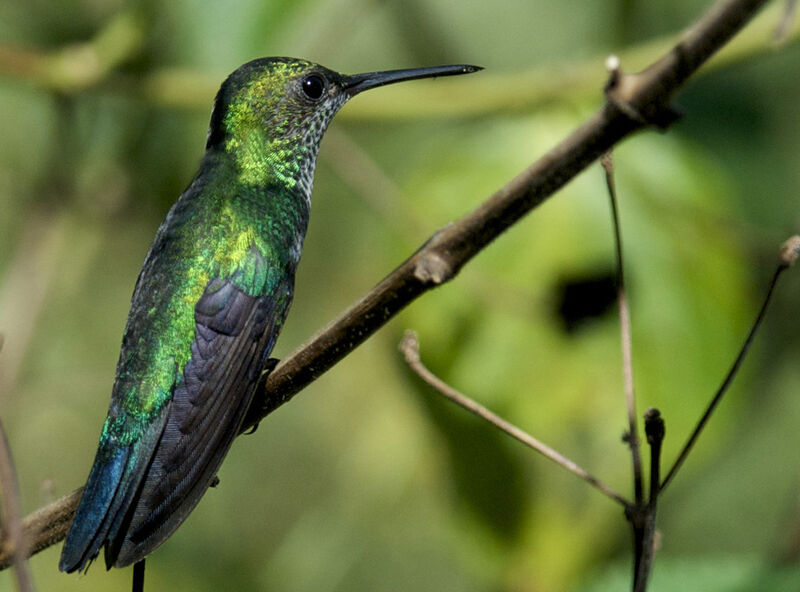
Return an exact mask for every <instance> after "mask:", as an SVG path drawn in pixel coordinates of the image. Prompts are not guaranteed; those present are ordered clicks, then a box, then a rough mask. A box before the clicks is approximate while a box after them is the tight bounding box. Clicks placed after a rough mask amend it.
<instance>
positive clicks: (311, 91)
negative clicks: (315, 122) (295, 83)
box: [302, 74, 325, 101]
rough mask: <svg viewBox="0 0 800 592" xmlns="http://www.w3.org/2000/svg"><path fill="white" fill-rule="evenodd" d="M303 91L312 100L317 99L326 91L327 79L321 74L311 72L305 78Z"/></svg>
mask: <svg viewBox="0 0 800 592" xmlns="http://www.w3.org/2000/svg"><path fill="white" fill-rule="evenodd" d="M302 85H303V93H304V94H305V95H306V96H307V97H308V98H309V99H311V100H312V101H317V100H319V98H320V97H321V96H322V93H323V92H324V91H325V81H324V80H323V79H322V76H320V75H319V74H310V75H309V76H306V77H305V78H303V82H302Z"/></svg>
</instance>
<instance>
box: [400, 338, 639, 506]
mask: <svg viewBox="0 0 800 592" xmlns="http://www.w3.org/2000/svg"><path fill="white" fill-rule="evenodd" d="M400 351H401V352H403V355H404V356H405V359H406V362H407V363H408V365H409V367H410V368H411V369H412V370H413V371H414V372H416V374H417V375H418V376H419V377H420V378H421V379H422V380H424V381H425V382H426V383H428V384H429V385H430V386H432V387H433V388H434V389H436V390H437V391H438V392H440V393H441V394H442V395H444V396H445V397H447V398H448V399H450V400H451V401H452V402H453V403H455V404H456V405H459V406H461V407H463V408H464V409H466V410H467V411H469V412H470V413H473V414H474V415H477V416H478V417H480V418H481V419H483V420H485V421H488V422H489V423H491V424H492V425H493V426H495V427H497V428H499V429H500V430H502V431H503V432H505V433H506V434H508V435H509V436H511V437H512V438H514V439H516V440H518V441H519V442H522V443H523V444H525V446H528V447H529V448H532V449H533V450H535V451H536V452H538V453H539V454H541V455H543V456H545V457H547V458H549V459H550V460H552V461H553V462H554V463H556V464H558V465H559V466H561V467H563V468H565V469H566V470H568V471H569V472H570V473H572V474H573V475H577V476H578V477H580V478H581V479H583V480H584V481H586V482H587V483H589V484H591V485H593V486H594V487H595V488H597V489H598V490H599V491H600V492H602V493H603V494H605V495H606V496H607V497H609V498H611V499H613V500H614V501H616V502H618V503H620V504H622V505H623V506H625V507H626V508H627V507H629V506H630V505H631V503H630V502H629V501H628V500H627V499H625V498H624V497H623V496H622V495H620V494H619V493H617V492H616V491H614V490H613V489H611V488H610V487H609V486H608V485H606V484H605V483H603V482H602V481H600V480H599V479H598V478H597V477H595V476H594V475H591V474H590V473H589V472H588V471H586V470H585V469H582V468H581V467H580V466H578V465H577V464H576V463H574V462H573V461H571V460H570V459H568V458H567V457H565V456H564V455H562V454H560V453H559V452H557V451H555V450H553V449H552V448H550V447H549V446H547V444H544V443H542V442H541V441H539V440H537V439H536V438H534V437H533V436H531V435H530V434H528V433H527V432H524V431H522V430H521V429H520V428H518V427H517V426H515V425H514V424H512V423H510V422H508V421H506V420H505V419H503V418H502V417H500V416H498V415H496V414H494V413H492V412H491V411H489V410H488V409H487V408H486V407H484V406H483V405H481V404H480V403H477V402H475V401H473V400H472V399H470V398H469V397H467V396H466V395H464V394H462V393H460V392H458V391H457V390H455V389H454V388H453V387H451V386H450V385H449V384H447V383H446V382H444V381H443V380H442V379H440V378H439V377H438V376H436V375H435V374H434V373H433V372H431V371H430V370H428V368H426V367H425V365H424V364H423V363H422V361H421V360H420V357H419V339H418V338H417V334H416V333H415V332H414V331H410V330H409V331H406V332H405V335H403V339H402V340H401V341H400Z"/></svg>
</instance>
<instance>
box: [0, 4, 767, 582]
mask: <svg viewBox="0 0 800 592" xmlns="http://www.w3.org/2000/svg"><path fill="white" fill-rule="evenodd" d="M766 1H767V0H727V1H723V2H718V3H717V4H715V5H714V6H713V7H712V8H711V9H710V10H709V12H708V13H707V14H706V15H705V16H704V17H703V18H702V19H701V20H700V21H699V22H697V23H696V24H695V25H694V26H693V27H691V28H690V29H688V30H687V31H686V32H685V33H684V35H683V37H682V39H681V40H680V42H679V43H678V44H677V45H676V46H675V47H674V48H673V49H672V50H671V51H670V52H669V53H667V54H666V55H664V56H663V57H662V58H661V59H659V60H658V61H657V62H655V63H654V64H652V65H651V66H650V67H648V68H647V69H646V70H644V71H642V72H641V73H639V74H632V75H627V74H620V75H619V76H618V77H616V80H615V81H614V84H613V85H611V86H610V87H609V88H608V92H607V97H608V101H607V102H606V104H605V105H604V106H603V107H602V108H600V109H599V110H598V111H597V112H596V113H595V114H594V115H593V116H592V117H591V118H589V120H588V121H586V122H585V123H584V124H583V125H581V126H580V127H579V128H578V129H576V130H575V131H574V132H573V133H572V134H571V135H570V136H569V137H567V138H566V139H565V140H563V141H562V142H561V143H560V144H559V145H557V146H556V147H555V148H553V149H552V150H551V151H550V152H548V153H547V154H545V155H544V156H543V157H542V158H540V159H539V160H538V161H537V162H535V163H534V164H533V165H531V166H530V167H529V168H528V169H526V170H524V171H523V172H522V173H520V174H519V175H518V176H517V177H516V178H514V179H513V180H512V181H510V182H509V183H508V184H507V185H505V186H504V187H502V188H501V189H500V190H499V191H497V192H496V193H495V194H494V195H492V196H491V197H490V198H489V199H488V200H487V201H485V202H484V203H483V204H482V205H480V206H479V207H478V208H477V209H476V210H474V211H473V212H471V213H469V214H467V215H466V216H464V217H463V218H461V219H460V220H458V221H456V222H454V223H452V224H450V225H448V226H446V227H444V228H442V229H441V230H439V231H438V232H436V233H435V234H434V235H433V236H432V237H431V238H430V239H429V240H428V241H427V242H426V243H425V245H423V246H422V247H421V248H420V249H419V250H418V251H417V252H416V253H414V254H413V255H412V256H411V257H409V258H408V259H407V260H406V261H405V262H404V263H403V264H402V265H400V267H398V268H397V269H396V270H395V271H393V272H392V273H391V274H389V275H388V276H387V277H386V278H385V279H384V280H383V281H381V282H380V283H379V284H378V285H377V286H376V287H375V288H373V289H372V290H371V291H370V292H369V293H368V294H366V295H365V296H364V297H363V298H361V300H359V301H358V302H356V303H355V304H354V305H353V306H351V307H350V308H349V309H348V310H346V311H345V312H344V313H343V314H342V315H341V316H340V317H339V318H337V319H335V320H334V321H333V322H331V323H330V324H329V325H328V326H327V327H325V328H324V329H322V330H321V331H320V332H319V333H317V335H315V336H314V337H312V338H311V339H310V340H309V341H307V342H306V343H305V344H304V345H302V346H301V347H300V348H299V349H297V350H295V351H294V352H293V353H292V354H291V355H289V356H288V357H287V358H285V359H284V360H282V361H281V363H280V364H278V366H277V367H276V368H275V370H274V371H273V372H272V373H271V374H270V375H269V377H268V379H267V380H266V385H265V389H264V390H263V391H262V392H261V393H259V395H258V396H259V397H260V400H259V401H256V403H255V404H254V405H253V407H252V408H251V410H250V411H249V412H248V416H247V418H246V421H245V425H244V428H243V429H244V430H247V429H249V428H251V427H252V426H254V425H255V424H257V423H258V422H259V421H260V420H261V419H262V418H263V417H264V416H265V415H266V414H267V413H269V412H270V411H272V410H274V409H276V408H277V407H279V406H280V405H282V404H283V403H285V402H286V401H288V400H289V399H291V398H292V397H293V396H294V395H295V394H297V393H298V392H299V391H300V390H301V389H303V388H304V387H306V386H307V385H308V384H310V383H311V382H313V381H314V380H316V379H317V378H319V376H321V375H322V374H323V373H324V372H326V371H327V370H328V369H330V368H331V367H332V366H333V365H334V364H336V363H337V362H338V361H339V360H341V359H342V358H343V357H345V356H346V355H347V354H349V353H350V352H351V351H352V350H353V349H355V348H356V347H357V346H358V345H360V344H361V343H362V342H363V341H364V340H366V339H367V338H368V337H369V336H370V335H372V334H373V333H375V331H377V330H378V329H379V328H380V327H382V326H383V325H384V324H385V323H386V322H387V321H388V320H389V319H391V318H392V317H394V316H395V315H396V314H397V313H398V312H400V311H401V310H402V309H403V308H405V307H406V306H407V305H408V304H409V303H411V302H412V301H414V300H416V299H417V298H418V297H419V296H421V295H422V294H424V293H425V292H427V291H428V290H431V289H433V288H436V287H437V286H439V285H441V284H443V283H444V282H446V281H448V280H450V279H452V278H453V277H454V276H455V275H456V274H457V273H458V271H459V270H460V269H461V267H462V266H464V265H465V264H466V263H467V262H468V261H470V260H471V259H472V257H474V256H475V255H476V254H477V253H478V252H480V251H481V250H482V249H484V248H485V247H486V246H487V245H488V244H489V243H491V242H492V241H493V240H494V239H495V238H497V237H498V236H499V235H500V234H501V233H503V232H504V231H505V230H506V229H508V228H509V227H510V226H511V225H513V224H514V223H516V222H517V221H519V220H520V218H522V217H523V216H524V215H525V214H527V213H528V212H530V211H531V210H532V209H534V208H535V207H537V206H539V205H541V204H542V203H543V202H544V201H545V200H546V199H547V198H548V197H550V196H551V195H553V194H554V193H555V192H556V191H558V190H559V189H560V188H561V187H563V186H564V185H566V184H567V182H569V181H570V180H571V179H573V178H574V177H575V176H576V175H577V174H578V173H580V172H581V171H582V170H583V169H585V168H586V167H587V166H589V165H590V164H591V163H592V162H594V161H595V160H596V159H597V158H599V157H600V156H601V155H602V154H603V153H604V152H606V151H607V150H608V149H609V148H611V147H612V146H613V145H614V144H616V143H617V142H619V141H620V140H622V139H623V138H625V137H626V136H628V135H630V134H631V133H633V132H634V131H637V130H640V129H642V128H644V127H646V126H648V125H650V124H656V125H659V126H661V127H664V126H667V125H668V124H669V123H670V122H671V121H674V115H673V112H672V110H671V109H670V107H669V103H670V101H671V99H672V97H673V95H674V94H675V93H676V92H677V91H678V89H679V88H680V87H681V86H682V85H683V84H684V83H685V82H686V80H687V79H688V78H689V77H690V76H691V75H692V74H694V72H696V71H697V69H698V68H699V67H700V66H701V65H702V64H703V63H704V62H705V61H706V60H708V58H709V57H711V55H713V54H714V52H716V51H717V50H719V49H720V48H721V47H722V46H724V45H725V44H726V43H727V42H728V41H729V40H730V38H731V37H733V35H734V34H736V33H737V32H738V31H739V30H740V29H741V28H743V27H744V26H745V25H746V24H747V22H748V21H749V20H750V19H751V18H752V17H753V16H754V15H755V14H756V12H757V11H758V10H759V9H760V8H761V7H762V6H763V5H764V4H765V3H766ZM71 500H74V501H72V503H71ZM75 503H77V495H76V494H75V493H73V494H71V496H70V497H68V498H62V499H61V500H59V501H58V502H56V503H55V504H51V505H50V506H46V507H45V508H42V509H40V510H39V511H38V512H39V513H41V512H49V513H48V514H47V515H46V516H42V515H41V514H38V515H39V518H40V519H42V520H43V523H39V527H40V529H41V528H44V532H45V534H44V535H43V537H44V538H43V539H39V538H34V537H33V536H30V537H29V538H28V540H31V541H33V542H34V547H35V548H36V547H38V549H41V548H44V547H45V546H48V545H49V544H53V543H55V542H57V541H58V540H60V539H59V538H58V536H57V535H56V536H53V532H54V531H53V528H55V527H56V526H57V525H58V524H59V523H65V522H66V523H68V521H69V519H70V515H69V513H70V512H74V508H75ZM48 519H49V522H48ZM50 527H53V528H50ZM26 532H27V531H26ZM61 536H62V537H63V534H62V535H61ZM47 537H50V538H47ZM6 561H7V558H6V555H4V554H2V553H1V552H0V567H2V566H3V565H4V564H5V563H4V562H6Z"/></svg>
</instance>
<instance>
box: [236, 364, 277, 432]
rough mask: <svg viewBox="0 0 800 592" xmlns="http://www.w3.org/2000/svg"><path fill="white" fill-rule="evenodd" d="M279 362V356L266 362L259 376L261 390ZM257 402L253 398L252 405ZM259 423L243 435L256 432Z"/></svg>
mask: <svg viewBox="0 0 800 592" xmlns="http://www.w3.org/2000/svg"><path fill="white" fill-rule="evenodd" d="M278 362H280V360H279V359H278V358H269V359H268V360H267V361H266V362H264V369H263V370H262V371H261V376H259V378H258V384H259V387H258V388H259V391H260V390H261V387H262V386H263V384H264V382H265V381H266V380H267V377H268V376H269V375H270V373H271V372H272V371H273V370H275V366H277V365H278ZM255 404H256V401H255V400H253V402H252V403H251V405H255ZM258 424H259V422H256V423H254V424H253V427H252V428H250V430H248V431H247V432H244V434H243V435H245V436H249V435H250V434H254V433H255V432H256V430H257V429H258Z"/></svg>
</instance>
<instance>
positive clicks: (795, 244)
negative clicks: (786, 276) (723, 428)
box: [661, 236, 800, 491]
mask: <svg viewBox="0 0 800 592" xmlns="http://www.w3.org/2000/svg"><path fill="white" fill-rule="evenodd" d="M798 256H800V236H793V237H791V238H790V239H789V240H787V241H786V242H785V243H783V245H781V250H780V257H779V261H778V267H777V268H776V269H775V273H774V274H773V276H772V280H771V281H770V283H769V288H767V295H766V296H765V297H764V303H763V304H762V305H761V309H760V310H759V311H758V315H756V319H755V321H754V322H753V326H752V327H751V328H750V332H749V333H748V334H747V338H746V339H745V340H744V344H743V345H742V348H741V349H740V350H739V355H737V356H736V360H735V361H734V362H733V365H732V366H731V369H730V370H728V374H727V375H726V376H725V379H724V380H723V381H722V384H721V385H720V386H719V388H718V389H717V392H716V393H715V394H714V397H713V398H712V399H711V401H710V402H709V404H708V407H707V408H706V410H705V413H703V416H702V417H701V418H700V421H699V422H697V425H696V426H695V428H694V431H693V432H692V435H691V436H689V439H688V440H687V441H686V444H684V445H683V449H682V450H681V452H680V454H679V455H678V458H677V460H676V461H675V464H673V465H672V468H671V469H670V470H669V473H667V476H666V477H665V478H664V482H663V483H662V484H661V490H662V491H663V490H664V489H665V488H666V487H667V485H669V483H670V482H671V481H672V479H674V478H675V474H676V473H677V472H678V470H679V469H680V468H681V466H682V465H683V462H684V461H685V460H686V457H687V456H689V452H691V450H692V447H693V446H694V444H695V442H697V439H698V438H699V437H700V434H701V432H702V431H703V428H704V427H705V425H706V423H708V420H709V419H711V415H712V414H713V413H714V410H715V409H716V408H717V405H719V403H720V401H722V397H724V396H725V393H727V392H728V389H729V388H730V386H731V384H732V383H733V379H734V378H735V377H736V374H737V373H738V371H739V368H740V367H741V365H742V362H744V359H745V357H746V356H747V352H748V351H749V350H750V346H751V345H752V343H753V339H754V338H755V336H756V333H758V330H759V328H760V327H761V323H762V322H763V321H764V317H765V316H766V314H767V309H768V308H769V303H770V302H771V301H772V294H773V293H774V292H775V286H777V284H778V280H779V279H780V277H781V274H782V273H783V272H784V271H786V270H787V269H789V267H791V266H792V265H794V262H795V261H796V260H797V258H798Z"/></svg>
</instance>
